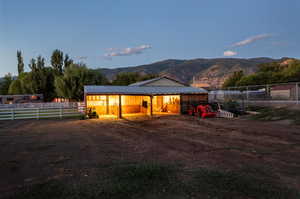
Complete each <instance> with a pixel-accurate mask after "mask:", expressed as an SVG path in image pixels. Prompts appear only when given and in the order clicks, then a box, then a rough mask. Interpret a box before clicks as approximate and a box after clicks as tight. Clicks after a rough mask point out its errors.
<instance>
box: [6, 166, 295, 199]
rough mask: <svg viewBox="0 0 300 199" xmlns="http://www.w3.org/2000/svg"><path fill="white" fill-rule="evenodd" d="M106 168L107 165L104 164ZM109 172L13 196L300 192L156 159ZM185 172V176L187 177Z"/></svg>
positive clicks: (280, 198) (222, 198)
mask: <svg viewBox="0 0 300 199" xmlns="http://www.w3.org/2000/svg"><path fill="white" fill-rule="evenodd" d="M100 168H101V169H103V166H101V167H100ZM106 169H107V171H108V172H109V173H110V175H108V176H105V177H103V176H96V180H95V181H94V182H93V183H84V182H74V183H62V182H61V181H58V180H52V181H49V182H47V183H42V184H37V185H34V186H30V187H26V188H24V189H23V190H21V191H19V192H17V193H16V194H15V195H13V196H12V197H11V198H15V199H24V198H29V199H40V198H43V199H60V198H61V199H66V198H85V199H92V198H103V199H106V198H107V199H121V198H136V199H138V198H215V199H226V198H256V199H260V198H261V199H265V198H270V199H287V198H288V199H293V198H295V199H296V198H299V197H300V195H299V193H297V191H296V190H293V189H289V188H287V187H286V186H285V185H283V184H276V183H274V182H270V181H267V180H264V179H259V178H257V177H255V176H252V175H249V174H247V173H243V172H232V171H222V170H213V169H207V168H197V169H193V170H192V171H186V170H183V169H181V168H179V167H176V166H174V165H162V164H159V163H153V162H144V163H130V164H128V163H125V164H122V163H119V164H117V165H113V166H109V167H107V168H106ZM183 176H184V177H185V180H183Z"/></svg>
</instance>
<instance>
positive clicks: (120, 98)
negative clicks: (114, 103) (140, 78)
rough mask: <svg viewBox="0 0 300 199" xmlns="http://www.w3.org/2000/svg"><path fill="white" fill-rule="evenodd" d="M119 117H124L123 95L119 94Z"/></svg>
mask: <svg viewBox="0 0 300 199" xmlns="http://www.w3.org/2000/svg"><path fill="white" fill-rule="evenodd" d="M118 117H119V118H122V96H121V95H119V112H118Z"/></svg>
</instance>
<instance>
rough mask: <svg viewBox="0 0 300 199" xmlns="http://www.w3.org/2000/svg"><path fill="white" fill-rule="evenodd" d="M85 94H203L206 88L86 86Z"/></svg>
mask: <svg viewBox="0 0 300 199" xmlns="http://www.w3.org/2000/svg"><path fill="white" fill-rule="evenodd" d="M84 93H85V94H122V95H179V94H203V93H207V91H206V90H205V89H202V88H194V87H188V86H178V87H170V86H149V87H148V86H147V87H139V86H84Z"/></svg>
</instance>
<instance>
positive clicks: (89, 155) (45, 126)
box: [0, 115, 300, 198]
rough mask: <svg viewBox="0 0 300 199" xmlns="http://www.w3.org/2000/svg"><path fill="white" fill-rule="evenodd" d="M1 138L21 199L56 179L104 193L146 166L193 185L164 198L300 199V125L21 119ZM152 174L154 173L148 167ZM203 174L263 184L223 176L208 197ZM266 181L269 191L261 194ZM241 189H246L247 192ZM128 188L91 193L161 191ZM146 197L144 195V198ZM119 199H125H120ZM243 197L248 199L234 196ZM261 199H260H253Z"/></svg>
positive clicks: (0, 188)
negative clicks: (27, 189)
mask: <svg viewBox="0 0 300 199" xmlns="http://www.w3.org/2000/svg"><path fill="white" fill-rule="evenodd" d="M133 120H134V121H133ZM0 137H1V139H0V146H1V148H0V155H1V164H0V176H1V178H0V193H2V195H1V196H4V195H6V194H8V193H12V192H15V191H16V190H19V189H20V187H24V186H28V185H36V184H41V183H42V184H45V183H46V184H47V183H48V182H50V181H53V180H55V181H58V182H63V183H64V184H70V183H71V184H72V183H73V182H78V183H80V184H81V186H83V185H82V184H97V186H98V185H99V186H100V185H101V184H102V185H101V186H102V188H103V186H104V185H103V183H104V182H103V181H101V179H102V178H104V177H105V176H108V179H109V180H111V179H113V177H112V176H113V175H114V173H112V170H111V168H115V167H116V166H121V168H123V170H122V173H121V175H120V176H119V177H121V176H122V175H125V176H126V175H127V174H126V172H124V169H125V168H127V166H126V165H128V164H129V165H130V164H131V165H132V164H134V165H139V164H141V163H145V162H152V163H153V162H154V163H156V164H162V165H173V166H174V167H175V166H176V168H179V170H178V171H177V172H178V173H177V174H176V176H177V178H178V179H179V180H176V181H171V182H170V183H175V182H176V183H179V182H180V183H186V182H187V185H185V186H186V187H185V186H181V187H185V188H184V189H183V188H182V190H181V189H176V191H179V190H180V193H177V192H172V191H170V190H169V189H168V188H169V185H168V186H167V185H166V186H167V188H165V185H164V184H163V185H161V186H160V187H156V188H157V189H159V190H160V189H162V192H161V194H162V196H160V198H168V197H167V196H169V198H190V195H189V194H192V195H193V197H195V198H197V197H200V196H204V197H203V198H208V195H213V194H217V193H219V192H218V191H220V190H221V191H222V190H223V189H224V190H225V192H224V193H226V194H227V196H228V197H227V198H297V196H295V195H293V194H292V193H290V192H289V191H287V190H289V189H293V190H297V189H298V190H299V189H300V131H299V126H292V125H291V126H287V125H282V124H276V123H274V122H260V121H250V120H243V119H234V120H225V119H211V120H200V119H198V118H195V117H189V116H183V115H177V116H164V117H154V118H142V119H141V118H139V119H130V120H128V119H127V120H118V119H115V120H96V119H95V120H71V119H69V120H41V121H36V120H27V121H21V120H20V121H6V122H0ZM138 168H140V167H138ZM142 168H144V167H142ZM145 168H146V170H147V168H148V167H145ZM145 168H144V169H145ZM150 168H152V167H150ZM155 168H156V167H155ZM200 168H202V169H203V168H205V169H216V170H218V171H224V172H225V171H226V172H227V171H232V172H235V173H238V174H239V175H238V176H240V174H241V173H246V174H247V175H251V176H254V177H255V179H259V181H257V182H256V181H252V180H251V181H250V182H248V181H245V180H241V181H240V180H239V178H238V177H237V180H236V181H237V182H236V181H234V180H235V179H236V178H231V177H230V176H229V179H230V180H229V181H228V180H227V177H226V176H227V174H226V175H225V174H224V175H225V177H224V175H223V174H222V173H219V174H218V176H219V177H218V178H217V181H216V182H215V183H216V184H212V185H211V186H210V187H207V188H206V189H205V190H198V189H196V190H194V188H195V187H190V186H191V184H192V183H191V181H190V180H191V179H194V175H196V174H195V172H196V171H198V169H200ZM125 170H126V169H125ZM155 171H156V170H155ZM152 172H154V171H152ZM139 175H142V176H143V174H139ZM148 175H150V174H147V176H148ZM163 175H166V174H165V173H163ZM205 175H206V174H205ZM207 175H208V174H207ZM215 175H216V174H214V175H212V176H215ZM197 176H198V174H197ZM212 176H211V177H212ZM222 176H223V177H222ZM128 178H130V177H128ZM148 178H149V179H148ZM148 178H147V180H155V179H156V178H154V179H153V178H152V177H151V176H150V177H149V176H148ZM161 178H162V179H161ZM161 178H159V183H161V182H164V181H163V178H164V177H161ZM223 178H225V179H223ZM126 179H127V178H126ZM196 179H197V180H199V179H198V178H196ZM222 179H223V180H225V181H226V180H227V181H226V183H236V184H234V189H235V190H233V192H232V190H231V188H230V190H227V189H229V188H228V185H224V186H223V185H222V186H221V185H220V181H222ZM243 179H244V178H243ZM247 179H248V178H247ZM251 179H252V178H251ZM127 180H128V179H127ZM232 180H233V181H232ZM109 182H110V183H112V182H111V181H109ZM193 182H194V181H193ZM197 182H198V183H200V182H199V181H197ZM261 182H263V183H266V184H265V185H264V186H263V187H259V188H257V187H254V188H253V186H255V184H259V183H261ZM144 183H146V184H147V182H144ZM249 183H250V184H249ZM104 184H106V183H104ZM239 184H241V186H246V187H244V188H243V190H242V191H240V192H239V190H240V187H239ZM267 185H268V186H267ZM269 185H270V186H269ZM95 186H96V185H95ZM122 186H125V188H124V190H123V189H122V190H119V189H116V190H112V188H111V187H110V188H109V189H104V192H99V193H98V192H97V193H96V192H95V193H94V192H92V193H90V194H92V195H93V194H95V195H97V196H99V197H100V198H122V197H121V196H122V194H125V195H126V194H131V191H132V194H138V193H140V194H146V195H148V196H149V197H148V198H157V196H156V197H154V196H153V195H151V194H153V193H152V192H151V190H152V189H148V188H149V186H155V185H149V184H148V185H147V189H145V190H144V189H140V186H142V185H141V184H140V183H139V184H137V185H135V186H137V187H136V188H134V187H131V188H130V189H129V188H128V186H130V183H129V184H128V183H127V181H126V185H122ZM132 186H133V185H132ZM170 186H171V185H170ZM172 186H173V185H172ZM214 186H217V187H215V188H217V189H214ZM218 186H221V187H218ZM232 186H233V185H232ZM126 187H127V188H126ZM247 187H248V188H249V187H251V190H250V188H249V190H247ZM288 188H289V189H288ZM38 189H42V188H41V187H40V188H38ZM52 189H54V190H52ZM55 189H56V188H55V187H54V188H53V187H52V188H51V187H50V188H49V189H47V190H46V193H42V192H44V191H41V194H47V195H44V196H43V197H40V195H38V196H39V197H40V198H60V197H58V196H57V197H51V196H52V195H51V194H53V193H52V192H53V191H58V190H55ZM135 189H139V190H135ZM190 189H193V191H191V190H190ZM265 189H266V190H265ZM42 190H43V189H42ZM49 190H50V191H49ZM51 190H52V192H51ZM59 190H61V188H60V189H59ZM76 190H77V189H76ZM141 190H144V192H142V193H141V192H140V191H141ZM155 190H156V189H155ZM163 190H165V191H163ZM212 190H215V191H216V190H217V192H215V191H212ZM35 191H37V190H35ZM124 191H125V192H126V191H127V192H126V193H124ZM211 191H212V192H211ZM247 191H248V192H249V193H248V192H247ZM49 192H51V193H49ZM150 192H151V193H150ZM154 192H155V193H156V191H154ZM254 192H255V193H254ZM59 193H60V192H59ZM104 193H105V194H108V195H105V194H104ZM224 193H223V192H222V193H221V192H220V194H224ZM245 193H247V194H248V195H246V196H247V197H244V196H245V195H243V194H245ZM23 194H25V195H22V194H21V196H19V198H25V196H28V195H26V193H23ZM27 194H28V193H27ZM29 194H30V193H29ZM31 194H32V193H31ZM101 194H104V195H101ZM110 194H112V195H110ZM114 194H121V195H117V196H119V197H117V196H116V195H114ZM149 194H150V195H149ZM164 194H167V195H164ZM172 194H173V195H172ZM177 194H179V195H177ZM226 194H225V195H226ZM228 194H229V195H228ZM230 194H233V195H230ZM236 194H237V196H240V197H233V196H236ZM239 194H241V195H239ZM251 194H252V195H251ZM253 194H257V195H256V196H260V197H253ZM259 194H262V195H259ZM264 194H271V195H264ZM272 194H273V195H272ZM274 194H275V195H274ZM276 194H278V195H276ZM280 194H281V195H280ZM285 194H292V195H285ZM249 195H250V196H252V197H250V196H249ZM1 196H0V197H1ZM31 196H32V195H31ZM84 196H85V195H84ZM93 196H94V195H93ZM101 196H103V197H101ZM151 196H152V197H151ZM263 196H264V197H263ZM267 196H268V197H267ZM61 197H62V196H61ZM31 198H35V197H33V196H32V197H31ZM62 198H63V197H62ZM83 198H93V197H92V196H85V197H83ZM130 198H134V197H130ZM136 198H139V197H138V196H137V197H136ZM201 198H202V197H201ZM218 198H219V197H218ZM220 198H224V197H220Z"/></svg>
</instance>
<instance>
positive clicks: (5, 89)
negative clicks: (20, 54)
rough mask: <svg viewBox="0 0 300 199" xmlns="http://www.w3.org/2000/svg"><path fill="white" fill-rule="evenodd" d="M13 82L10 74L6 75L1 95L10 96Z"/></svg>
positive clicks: (2, 83) (0, 84) (0, 87)
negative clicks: (9, 91) (10, 87)
mask: <svg viewBox="0 0 300 199" xmlns="http://www.w3.org/2000/svg"><path fill="white" fill-rule="evenodd" d="M12 81H13V78H12V76H11V74H10V73H8V74H7V75H5V77H4V78H3V80H2V81H1V83H0V95H7V94H8V90H9V86H10V84H11V83H12Z"/></svg>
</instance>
